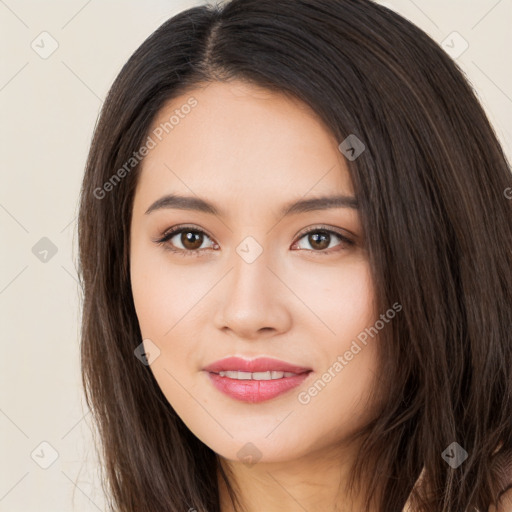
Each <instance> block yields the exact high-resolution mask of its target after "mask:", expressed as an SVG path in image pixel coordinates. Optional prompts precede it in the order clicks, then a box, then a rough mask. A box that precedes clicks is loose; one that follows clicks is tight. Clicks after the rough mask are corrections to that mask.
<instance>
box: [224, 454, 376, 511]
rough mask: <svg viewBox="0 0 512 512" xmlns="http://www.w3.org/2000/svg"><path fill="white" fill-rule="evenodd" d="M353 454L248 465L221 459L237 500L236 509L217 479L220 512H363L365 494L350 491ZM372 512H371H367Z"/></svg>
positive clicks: (320, 455)
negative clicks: (238, 502) (237, 508)
mask: <svg viewBox="0 0 512 512" xmlns="http://www.w3.org/2000/svg"><path fill="white" fill-rule="evenodd" d="M353 455H355V453H354V452H353V451H352V453H349V452H348V451H347V450H343V451H342V452H341V453H337V454H334V453H333V450H332V447H329V450H328V451H324V452H323V453H320V452H319V453H316V454H308V455H307V456H304V457H302V458H299V459H294V460H293V461H290V460H287V461H283V462H258V463H256V464H254V465H247V464H244V463H242V462H240V461H231V460H227V459H222V458H221V464H222V467H223V468H224V471H225V473H226V474H227V476H228V479H229V481H230V484H231V486H232V487H233V489H234V491H235V492H236V494H237V496H238V497H239V501H240V504H241V505H242V507H243V508H242V509H241V510H235V508H234V507H233V504H232V502H231V499H230V497H229V494H228V490H227V487H226V484H225V482H224V479H223V478H222V476H221V475H220V473H219V474H218V482H219V495H220V511H221V512H261V511H262V510H264V511H265V512H304V511H305V510H306V511H307V512H356V511H361V510H363V505H364V499H363V498H364V497H365V493H364V489H363V491H362V492H360V493H359V494H355V492H354V490H353V489H352V490H350V489H348V488H349V482H348V480H349V474H350V469H351V468H350V464H351V463H352V461H353ZM371 512H375V510H373V509H372V510H371Z"/></svg>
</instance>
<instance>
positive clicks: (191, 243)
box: [155, 226, 218, 256]
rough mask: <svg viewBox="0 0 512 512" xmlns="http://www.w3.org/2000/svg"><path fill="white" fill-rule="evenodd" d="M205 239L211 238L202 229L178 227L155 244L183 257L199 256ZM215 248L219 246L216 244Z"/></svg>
mask: <svg viewBox="0 0 512 512" xmlns="http://www.w3.org/2000/svg"><path fill="white" fill-rule="evenodd" d="M205 237H206V238H210V237H209V236H208V235H207V234H206V233H205V232H204V231H203V230H202V229H199V228H196V227H194V226H178V227H176V228H174V229H172V230H171V231H167V232H166V233H164V235H163V237H162V238H160V239H158V240H155V242H156V243H157V244H159V245H163V246H164V248H165V249H167V250H169V251H172V252H175V253H179V254H181V255H182V256H197V255H199V251H200V250H201V246H202V245H203V241H204V239H205ZM173 238H176V240H175V241H174V242H173V241H172V239H173ZM176 244H178V245H176ZM180 244H181V247H180ZM214 247H216V248H217V247H218V245H217V244H215V243H214Z"/></svg>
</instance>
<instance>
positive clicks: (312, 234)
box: [294, 227, 354, 254]
mask: <svg viewBox="0 0 512 512" xmlns="http://www.w3.org/2000/svg"><path fill="white" fill-rule="evenodd" d="M336 238H337V239H338V240H340V241H341V243H338V244H334V245H335V246H336V245H337V246H338V247H339V249H336V250H334V251H331V250H329V251H327V250H326V249H330V248H331V247H333V246H332V245H331V242H333V241H335V240H336ZM303 239H305V240H306V242H307V244H308V245H309V246H310V247H311V249H310V248H308V247H300V240H303ZM294 245H297V246H298V247H299V249H306V250H309V251H310V252H314V253H318V254H331V253H332V252H338V251H340V250H343V249H346V248H348V247H350V246H353V245H354V242H353V241H352V240H350V239H349V238H347V237H346V236H344V235H342V234H341V233H338V232H336V231H333V230H331V229H325V228H318V227H317V228H314V229H311V230H309V231H307V232H306V233H302V235H301V236H300V238H299V241H298V242H296V243H295V244H294Z"/></svg>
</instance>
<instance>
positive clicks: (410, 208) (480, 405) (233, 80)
mask: <svg viewBox="0 0 512 512" xmlns="http://www.w3.org/2000/svg"><path fill="white" fill-rule="evenodd" d="M511 187H512V175H511V172H510V166H509V164H508V162H507V160H506V158H505V156H504V154H503V151H502V149H501V147H500V145H499V143H498V141H497V137H496V135H495V133H494V132H493V130H492V127H491V125H490V123H489V121H488V119H487V118H486V116H485V113H484V111H483V109H482V107H481V106H480V104H479V103H478V101H477V99H476V97H475V94H474V92H473V91H472V89H471V87H470V85H469V84H468V82H467V81H466V79H465V78H464V76H463V74H462V72H461V71H460V70H459V69H458V68H457V66H456V65H455V64H454V63H453V61H452V60H451V59H450V58H449V57H448V56H447V55H446V54H445V53H444V52H443V50H442V49H440V47H439V46H438V45H437V44H436V43H435V42H434V41H432V40H431V39H430V38H429V37H428V36H427V35H426V34H425V33H423V32H422V31H421V30H419V29H418V28H417V27H415V26H414V25H412V24H411V23H410V22H408V21H407V20H405V19H404V18H402V17H400V16H399V15H398V14H396V13H394V12H392V11H390V10H387V9H385V8H383V7H381V6H378V5H376V4H373V3H371V2H369V1H366V0H351V1H349V0H327V1H326V0H322V1H321V0H300V1H296V0H294V1H292V0H278V1H275V0H233V1H231V2H229V3H226V4H224V5H223V6H222V7H221V6H217V7H212V6H203V7H197V8H193V9H190V10H187V11H184V12H182V13H180V14H179V15H177V16H175V17H174V18H172V19H170V20H169V21H167V22H166V23H164V24H163V25H162V26H161V27H160V28H159V29H158V30H157V31H156V32H155V33H154V34H153V35H152V36H151V37H149V38H148V39H147V40H146V41H145V42H144V43H143V44H142V45H141V47H140V48H139V49H138V50H137V51H136V52H135V53H134V55H133V56H132V57H131V58H130V59H129V61H128V62H127V64H126V65H125V66H124V68H123V69H122V71H121V72H120V74H119V76H118V78H117V79H116V81H115V83H114V84H113V86H112V88H111V90H110V92H109V94H108V97H107V99H106V101H105V104H104V106H103V110H102V113H101V117H100V119H99V122H98V125H97V127H96V131H95V135H94V139H93V142H92V146H91V149H90V154H89V159H88V163H87V169H86V172H85V176H84V182H83V188H82V194H81V204H80V216H79V246H80V269H81V279H82V283H83V289H84V313H83V325H82V365H83V383H84V388H85V391H86V398H87V403H88V405H89V407H91V409H92V411H93V413H94V415H95V418H96V421H97V425H98V428H99V433H100V437H101V444H102V448H103V458H104V462H105V476H106V479H107V480H106V484H107V485H106V489H105V490H106V491H107V493H108V495H109V496H110V498H111V505H112V508H113V509H114V510H119V511H123V512H125V511H137V512H140V511H145V510H147V511H152V512H155V511H183V510H189V511H190V512H192V511H198V512H205V511H209V512H213V511H219V512H231V511H242V510H244V511H247V512H253V511H262V510H263V511H265V512H272V511H274V510H278V509H279V510H281V511H282V510H293V511H295V510H308V511H309V512H314V511H316V510H332V511H334V510H336V511H367V512H377V511H379V512H382V511H386V512H388V511H402V510H404V511H408V512H412V511H414V512H417V511H418V512H419V511H422V512H423V511H424V512H434V511H435V512H448V511H457V512H466V511H467V512H469V511H472V512H473V511H479V512H482V511H487V510H489V511H495V510H499V511H500V512H503V511H505V510H512V508H511V507H512V497H511V495H510V494H511V493H510V492H507V489H510V488H511V486H512V464H511V462H512V434H511V432H512V429H511V426H512V425H511V418H512V343H510V327H511V326H512V312H511V307H510V305H511V304H512V272H511V268H512V252H511V247H512V201H511V200H510V194H507V191H510V190H512V188H511Z"/></svg>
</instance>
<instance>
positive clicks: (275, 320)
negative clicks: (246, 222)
mask: <svg viewBox="0 0 512 512" xmlns="http://www.w3.org/2000/svg"><path fill="white" fill-rule="evenodd" d="M262 236H263V235H246V236H245V238H243V239H242V241H241V242H240V243H239V244H238V246H236V247H235V248H234V249H235V250H234V251H233V253H232V254H231V256H230V262H229V267H230V268H232V271H231V272H230V273H229V276H228V277H227V282H226V284H225V285H224V288H223V294H224V295H223V297H222V301H221V308H220V310H221V311H220V312H219V316H218V317H217V323H218V327H221V328H222V327H229V328H230V329H231V330H233V331H237V334H238V336H240V337H244V338H251V337H252V336H254V335H255V334H256V333H257V332H258V331H259V330H261V329H264V328H265V329H268V328H272V329H276V330H282V329H284V328H286V324H287V322H288V321H289V314H288V312H287V310H286V303H287V302H288V301H286V300H283V296H282V290H281V291H280V290H279V287H282V284H281V283H280V281H279V279H277V277H276V276H275V275H274V272H273V271H271V270H270V269H272V262H271V260H272V253H271V250H270V249H267V248H265V247H264V246H263V243H260V242H259V241H258V240H257V239H256V237H260V238H262ZM269 267H270V268H269Z"/></svg>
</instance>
